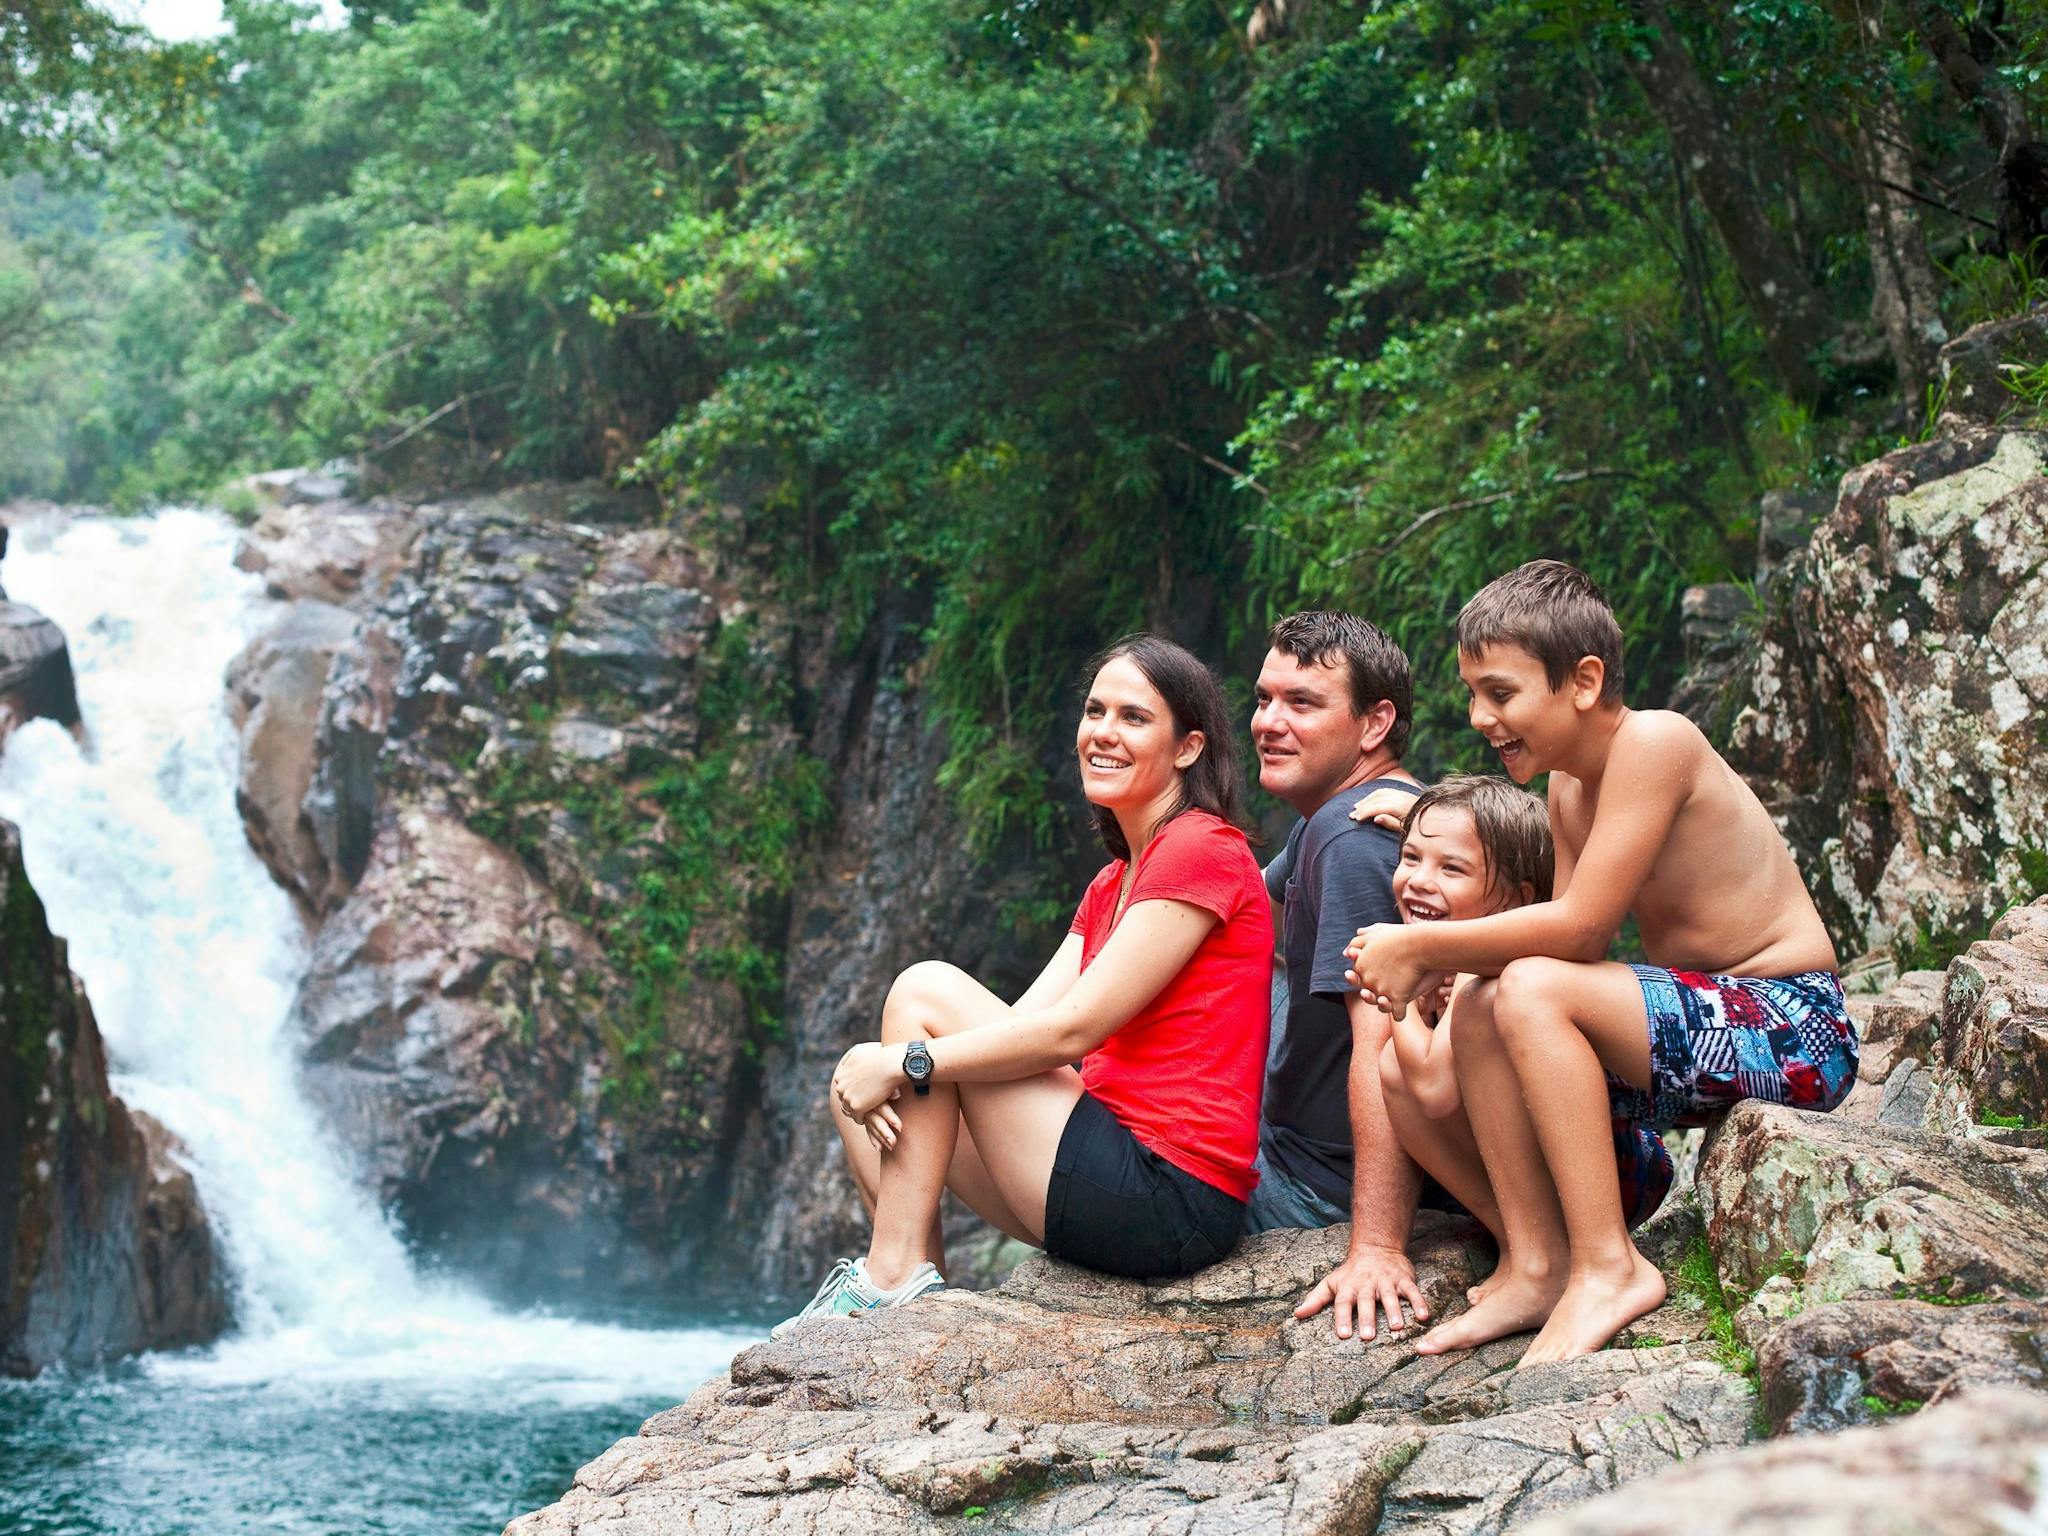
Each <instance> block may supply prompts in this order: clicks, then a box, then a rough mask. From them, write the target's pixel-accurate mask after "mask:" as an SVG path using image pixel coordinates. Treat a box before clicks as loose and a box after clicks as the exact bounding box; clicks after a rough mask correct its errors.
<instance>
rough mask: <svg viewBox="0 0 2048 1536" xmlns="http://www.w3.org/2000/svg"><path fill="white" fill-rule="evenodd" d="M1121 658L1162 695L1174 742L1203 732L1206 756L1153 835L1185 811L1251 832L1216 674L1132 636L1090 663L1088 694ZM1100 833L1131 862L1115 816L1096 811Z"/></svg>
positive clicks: (1170, 648)
mask: <svg viewBox="0 0 2048 1536" xmlns="http://www.w3.org/2000/svg"><path fill="white" fill-rule="evenodd" d="M1119 657H1121V658H1123V659H1124V660H1126V661H1128V662H1130V663H1131V665H1132V666H1134V667H1136V668H1137V669H1138V670H1139V671H1140V672H1142V673H1144V674H1145V681H1146V682H1148V683H1150V684H1151V685H1152V686H1153V687H1154V688H1156V689H1158V690H1159V697H1160V698H1162V699H1164V700H1165V701H1166V709H1167V713H1168V714H1170V715H1171V716H1172V717H1173V734H1174V738H1175V739H1176V740H1178V739H1179V738H1181V737H1183V736H1186V735H1187V734H1188V733H1189V732H1190V731H1200V732H1201V733H1202V755H1201V756H1200V757H1198V758H1196V759H1195V760H1194V762H1193V763H1191V764H1190V765H1189V766H1188V768H1187V770H1186V772H1184V773H1183V774H1182V775H1181V779H1180V800H1179V801H1178V802H1177V803H1176V804H1175V805H1174V807H1173V809H1172V810H1171V811H1169V812H1167V813H1166V815H1165V816H1164V817H1163V818H1161V820H1160V823H1159V825H1158V826H1157V827H1154V828H1153V829H1152V835H1153V836H1155V837H1156V836H1158V835H1159V832H1160V830H1161V829H1162V828H1164V827H1165V826H1166V824H1167V822H1169V821H1172V820H1173V818H1174V817H1176V816H1178V815H1180V814H1181V812H1183V811H1207V812H1208V813H1209V814H1210V815H1211V816H1216V817H1219V818H1221V819H1222V820H1224V821H1227V822H1229V823H1230V824H1231V825H1232V826H1233V827H1236V828H1237V829H1238V830H1239V831H1240V832H1245V833H1249V832H1250V830H1251V825H1252V823H1251V818H1250V817H1249V816H1247V815H1246V814H1245V809H1244V777H1243V775H1242V774H1241V773H1240V772H1239V771H1238V766H1237V736H1236V732H1235V731H1234V729H1233V728H1232V723H1231V719H1230V706H1229V705H1228V704H1226V703H1224V701H1223V689H1222V687H1221V686H1220V685H1219V684H1218V683H1217V681H1216V674H1215V673H1213V672H1211V671H1210V670H1209V669H1208V668H1207V667H1205V666H1204V665H1202V663H1201V661H1200V659H1199V658H1197V657H1196V656H1195V655H1194V654H1193V653H1192V652H1189V651H1187V650H1184V649H1182V648H1181V647H1180V646H1178V645H1175V644H1174V643H1173V642H1172V641H1171V640H1166V639H1162V638H1161V637H1160V636H1158V635H1142V634H1141V635H1126V636H1124V638H1123V639H1121V640H1119V641H1117V642H1116V643H1115V644H1114V645H1112V646H1110V647H1109V648H1108V649H1106V650H1104V651H1103V652H1102V653H1101V654H1100V655H1098V656H1097V657H1096V658H1095V659H1094V660H1093V661H1091V662H1089V663H1088V675H1087V678H1086V679H1085V680H1084V681H1083V683H1082V687H1083V688H1084V689H1085V688H1087V687H1088V686H1089V685H1090V684H1092V683H1093V682H1094V681H1095V674H1096V673H1098V672H1100V671H1101V670H1102V669H1103V668H1104V667H1106V666H1108V665H1109V664H1110V663H1111V662H1112V661H1115V660H1117V659H1118V658H1119ZM1094 810H1095V830H1096V832H1097V834H1098V835H1100V837H1101V838H1102V846H1103V847H1104V848H1106V849H1108V850H1109V856H1110V857H1111V858H1112V859H1126V860H1127V859H1129V858H1130V856H1131V849H1130V845H1129V844H1128V843H1127V842H1126V841H1125V840H1124V832H1123V828H1122V827H1120V826H1118V825H1117V820H1116V816H1115V814H1114V813H1113V812H1111V811H1108V810H1105V809H1104V808H1103V807H1101V806H1099V805H1098V806H1096V807H1094Z"/></svg>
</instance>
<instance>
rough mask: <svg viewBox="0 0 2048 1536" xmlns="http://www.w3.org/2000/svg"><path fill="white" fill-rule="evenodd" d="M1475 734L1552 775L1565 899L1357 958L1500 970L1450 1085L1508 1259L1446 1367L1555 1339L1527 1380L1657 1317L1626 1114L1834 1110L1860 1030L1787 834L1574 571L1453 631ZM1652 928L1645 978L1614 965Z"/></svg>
mask: <svg viewBox="0 0 2048 1536" xmlns="http://www.w3.org/2000/svg"><path fill="white" fill-rule="evenodd" d="M1458 671H1459V673H1460V674H1461V675H1462V676H1463V678H1464V680H1465V686H1466V688H1467V689H1468V690H1469V691H1470V693H1471V698H1472V702H1471V711H1470V717H1471V721H1472V725H1473V727H1474V729H1476V730H1478V731H1479V732H1480V733H1481V734H1482V735H1484V736H1485V737H1486V739H1487V741H1488V742H1489V743H1490V744H1491V745H1492V746H1493V747H1494V749H1495V750H1496V751H1497V752H1499V754H1500V759H1501V763H1502V765H1503V766H1504V767H1505V768H1506V769H1507V772H1508V775H1509V776H1510V777H1511V778H1513V779H1514V780H1515V781H1516V782H1517V783H1522V784H1526V783H1527V782H1528V781H1529V780H1530V779H1532V778H1534V777H1535V776H1536V775H1537V774H1539V773H1547V774H1549V775H1550V779H1549V808H1550V829H1551V833H1552V836H1553V838H1554V840H1555V844H1556V861H1557V873H1556V885H1555V890H1554V891H1553V893H1552V899H1551V900H1549V901H1540V902H1532V903H1530V904H1529V905H1527V906H1523V907H1516V908H1513V909H1511V910H1508V911H1504V912H1495V913H1491V914H1489V915H1487V916H1484V917H1475V918H1470V919H1467V920H1465V921H1462V922H1459V921H1452V922H1427V923H1414V924H1406V925H1403V924H1392V923H1382V924H1378V925H1376V926H1374V927H1371V928H1367V929H1362V930H1360V932H1359V935H1358V938H1357V939H1356V940H1355V941H1354V948H1353V953H1354V962H1353V971H1352V974H1353V978H1354V979H1355V981H1356V982H1357V984H1358V985H1359V987H1360V989H1361V991H1362V992H1363V993H1364V995H1365V996H1367V997H1368V998H1370V999H1372V1000H1374V1001H1376V1002H1378V1003H1379V1004H1380V1006H1382V1007H1384V1008H1388V1009H1390V1010H1391V1009H1393V1008H1395V1007H1405V1005H1406V1004H1407V1003H1408V1001H1409V1000H1410V999H1411V998H1414V997H1415V996H1417V995H1418V994H1420V993H1423V992H1425V991H1427V990H1429V988H1430V987H1431V986H1432V985H1433V984H1434V983H1435V982H1436V981H1437V980H1438V979H1440V977H1441V975H1442V974H1443V973H1445V972H1450V971H1465V972H1471V973H1474V974H1476V975H1480V976H1486V975H1489V974H1492V975H1494V976H1495V978H1496V979H1494V980H1492V981H1490V982H1488V981H1482V982H1480V983H1478V984H1476V985H1473V986H1470V987H1467V988H1466V989H1465V990H1464V992H1463V993H1462V994H1461V995H1460V996H1459V998H1458V1001H1457V1005H1456V1007H1455V1009H1454V1022H1455V1029H1456V1038H1457V1051H1456V1054H1455V1056H1454V1058H1453V1059H1454V1062H1455V1071H1456V1074H1457V1082H1458V1090H1459V1093H1460V1094H1461V1095H1462V1097H1463V1100H1464V1102H1465V1103H1466V1104H1467V1105H1470V1106H1473V1107H1474V1108H1475V1109H1477V1110H1479V1111H1481V1112H1480V1113H1479V1114H1478V1115H1477V1116H1476V1117H1475V1118H1474V1119H1473V1121H1472V1129H1473V1133H1474V1138H1475V1140H1476V1142H1477V1146H1478V1150H1479V1154H1480V1157H1481V1159H1482V1161H1483V1162H1484V1165H1485V1168H1486V1173H1487V1177H1488V1179H1489V1181H1490V1182H1491V1184H1492V1188H1493V1193H1494V1196H1495V1198H1496V1199H1497V1201H1498V1202H1499V1211H1500V1220H1501V1224H1502V1230H1503V1232H1504V1233H1505V1235H1506V1240H1507V1249H1508V1254H1509V1260H1510V1262H1509V1265H1507V1266H1504V1267H1505V1268H1506V1269H1507V1271H1508V1272H1507V1274H1506V1275H1505V1277H1504V1278H1502V1279H1501V1281H1500V1283H1499V1284H1498V1285H1496V1286H1494V1287H1493V1288H1492V1290H1491V1291H1490V1292H1489V1293H1488V1294H1487V1295H1486V1296H1484V1297H1483V1298H1482V1299H1481V1300H1480V1301H1479V1302H1478V1303H1477V1304H1475V1305H1474V1306H1473V1308H1472V1309H1471V1311H1469V1312H1467V1313H1465V1314H1464V1315H1463V1316H1461V1317H1457V1318H1454V1319H1452V1320H1451V1321H1450V1322H1448V1323H1446V1324H1444V1325H1443V1326H1441V1327H1440V1328H1438V1329H1437V1330H1435V1331H1434V1333H1433V1334H1432V1336H1431V1339H1430V1341H1429V1342H1430V1344H1431V1346H1432V1347H1433V1349H1435V1350H1437V1351H1442V1350H1446V1349H1458V1348H1464V1347H1467V1346H1470V1345H1474V1344H1479V1343H1483V1342H1484V1341H1486V1340H1488V1339H1494V1338H1499V1337H1501V1336H1503V1335H1505V1334H1510V1333H1517V1332H1520V1331H1522V1330H1524V1329H1528V1328H1537V1327H1539V1326H1540V1328H1541V1331H1540V1332H1539V1333H1538V1334H1537V1336H1536V1341H1535V1342H1534V1343H1533V1344H1532V1345H1531V1346H1530V1347H1529V1350H1528V1353H1527V1354H1526V1355H1524V1356H1523V1361H1524V1363H1525V1364H1526V1363H1531V1362H1535V1361H1541V1360H1561V1359H1569V1358H1571V1357H1573V1356H1576V1355H1584V1354H1590V1353H1592V1352H1593V1351H1594V1350H1596V1349H1599V1348H1600V1347H1602V1346H1603V1345H1604V1344H1606V1343H1607V1342H1608V1341H1609V1340H1610V1339H1612V1338H1613V1337H1614V1335H1615V1334H1616V1333H1617V1332H1619V1331H1620V1330H1621V1329H1622V1328H1623V1327H1625V1326H1626V1325H1627V1324H1628V1323H1630V1322H1632V1321H1633V1320H1634V1319H1636V1318H1638V1317H1640V1316H1642V1315H1643V1314H1644V1313H1645V1312H1648V1311H1650V1310H1651V1309H1652V1308H1654V1307H1656V1306H1657V1305H1658V1304H1659V1303H1661V1302H1662V1301H1663V1300H1664V1277H1663V1276H1662V1275H1661V1274H1659V1273H1658V1271H1657V1268H1656V1266H1655V1265H1653V1264H1651V1263H1650V1262H1649V1260H1647V1259H1645V1258H1644V1257H1643V1256H1642V1255H1641V1254H1640V1253H1638V1252H1637V1251H1636V1248H1635V1245H1634V1244H1633V1243H1632V1242H1631V1241H1630V1240H1629V1236H1628V1228H1627V1226H1626V1223H1625V1221H1624V1213H1623V1210H1622V1202H1621V1184H1620V1179H1619V1177H1618V1174H1617V1171H1616V1165H1615V1156H1614V1142H1613V1137H1612V1135H1611V1134H1610V1131H1611V1124H1612V1121H1611V1116H1612V1115H1621V1116H1623V1117H1625V1118H1626V1119H1628V1120H1630V1121H1632V1122H1634V1123H1637V1124H1641V1125H1644V1126H1646V1127H1648V1128H1649V1129H1651V1130H1659V1129H1662V1128H1665V1127H1667V1126H1671V1125H1674V1124H1676V1123H1678V1121H1679V1120H1680V1119H1681V1118H1683V1117H1691V1116H1697V1115H1699V1114H1701V1113H1703V1112H1707V1111H1713V1110H1719V1109H1724V1108H1726V1107H1727V1106H1728V1105H1730V1104H1732V1103H1735V1102H1736V1101H1737V1100H1739V1099H1743V1098H1767V1099H1772V1100H1775V1101H1777V1102H1779V1103H1783V1104H1790V1105H1793V1106H1795V1107H1797V1108H1801V1109H1814V1110H1827V1109H1832V1108H1834V1107H1835V1105H1836V1104H1838V1103H1839V1102H1840V1101H1841V1100H1842V1098H1843V1097H1845V1096H1846V1095H1847V1093H1848V1091H1849V1089H1850V1087H1851V1086H1853V1084H1854V1081H1855V1076H1856V1051H1857V1044H1856V1034H1855V1029H1854V1027H1853V1026H1852V1025H1851V1023H1850V1020H1849V1016H1848V1010H1847V1008H1846V1006H1845V1004H1844V1002H1843V999H1842V987H1841V981H1840V978H1839V977H1838V976H1837V975H1836V960H1835V950H1834V945H1833V944H1832V943H1831V942H1830V941H1829V939H1828V935H1827V930H1826V929H1825V928H1824V927H1823V926H1822V925H1821V921H1820V915H1819V913H1817V912H1816V911H1815V910H1814V906H1813V901H1812V899H1811V898H1810V897H1809V896H1808V895H1807V892H1806V887H1805V885H1804V883H1803V882H1802V881H1801V879H1800V876H1799V870H1798V867H1797V866H1796V865H1795V864H1794V863H1793V862H1792V855H1791V853H1790V851H1789V850H1788V849H1787V848H1786V846H1785V843H1784V840H1783V839H1782V838H1781V837H1780V836H1779V835H1778V829H1777V827H1776V826H1775V825H1774V824H1773V823H1772V821H1771V818H1770V816H1769V814H1768V813H1767V812H1766V811H1765V810H1764V808H1763V806H1762V804H1761V803H1760V802H1759V801H1758V800H1757V798H1756V795H1755V794H1754V793H1753V792H1752V791H1751V790H1750V788H1749V786H1748V785H1746V784H1745V783H1743V781H1742V779H1741V778H1740V777H1739V776H1737V774H1736V773H1735V771H1734V770H1733V769H1731V768H1730V767H1729V766H1728V765H1727V764H1726V763H1725V762H1723V761H1722V760H1721V759H1720V757H1719V756H1718V755H1717V754H1716V753H1715V751H1714V749H1713V748H1712V747H1711V746H1710V745H1709V744H1708V742H1707V740H1706V738H1705V737H1704V736H1702V735H1701V734H1700V732H1699V730H1698V728H1697V727H1695V726H1694V725H1693V723H1692V722H1691V721H1690V720H1687V719H1686V718H1685V717H1684V716H1683V715H1678V714H1673V713H1671V712H1669V711H1666V710H1631V709H1629V708H1628V707H1627V706H1626V705H1624V704H1623V703H1622V701H1621V629H1620V626H1619V625H1617V624H1616V623H1615V620H1614V614H1613V611H1612V610H1611V609H1610V608H1609V607H1608V606H1607V602H1606V600H1605V599H1604V598H1603V597H1602V596H1601V595H1600V592H1599V589H1598V588H1597V587H1595V586H1594V585H1593V583H1592V582H1591V581H1590V580H1589V579H1588V578H1587V577H1586V576H1585V575H1584V574H1583V573H1582V572H1580V571H1577V570H1574V569H1573V568H1572V567H1571V566H1568V565H1564V564H1562V563H1560V562H1558V561H1555V560H1537V561H1532V562H1531V563H1530V564H1528V565H1524V566H1522V567H1521V568H1520V569H1518V570H1515V571H1512V572H1510V573H1509V574H1508V575H1506V576H1503V577H1501V578H1500V579H1499V580H1497V581H1495V582H1493V583H1492V584H1490V585H1489V586H1487V587H1486V588H1485V589H1484V590H1483V591H1481V592H1480V593H1479V595H1478V596H1477V597H1475V598H1473V599H1472V601H1471V602H1469V603H1467V604H1466V605H1465V608H1464V611H1463V612H1462V613H1460V614H1459V615H1458ZM1631 912H1633V913H1634V915H1635V918H1636V922H1637V926H1638V929H1639V931H1640V933H1641V936H1642V944H1643V949H1644V952H1645V953H1646V954H1647V955H1648V956H1649V959H1650V961H1651V962H1652V963H1651V964H1648V965H1634V966H1631V965H1621V964H1616V963H1614V962H1611V961H1608V960H1606V959H1604V958H1603V957H1604V956H1605V955H1606V953H1607V948H1608V945H1609V944H1610V943H1611V942H1612V941H1613V939H1614V936H1615V934H1616V933H1617V932H1618V931H1619V929H1620V927H1621V923H1622V919H1623V918H1625V917H1626V916H1628V915H1629V914H1630V913H1631Z"/></svg>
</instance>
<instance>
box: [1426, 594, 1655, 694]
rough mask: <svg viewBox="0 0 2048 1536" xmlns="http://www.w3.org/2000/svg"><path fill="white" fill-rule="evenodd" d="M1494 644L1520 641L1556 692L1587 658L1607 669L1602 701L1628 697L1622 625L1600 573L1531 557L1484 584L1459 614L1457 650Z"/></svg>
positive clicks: (1472, 652)
mask: <svg viewBox="0 0 2048 1536" xmlns="http://www.w3.org/2000/svg"><path fill="white" fill-rule="evenodd" d="M1489 645H1518V646H1520V647H1521V648H1522V649H1523V650H1525V651H1527V652H1528V653H1529V654H1530V655H1531V656H1534V657H1535V658H1536V659H1537V660H1538V661H1540V662H1542V663H1543V675H1544V676H1545V677H1546V678H1548V679H1549V680H1550V691H1551V692H1552V693H1555V692H1557V690H1558V689H1560V688H1562V687H1563V686H1564V685H1565V679H1567V678H1569V677H1570V676H1571V675H1572V668H1574V667H1576V666H1577V665H1578V664H1579V661H1580V658H1582V657H1586V656H1597V657H1599V658H1600V664H1601V665H1602V666H1603V667H1605V668H1606V681H1605V682H1604V683H1602V685H1601V688H1600V698H1601V700H1602V702H1604V703H1608V704H1618V703H1620V702H1621V625H1620V624H1618V623H1616V622H1615V618H1614V610H1613V609H1612V608H1610V607H1608V606H1607V599H1606V598H1605V597H1604V596H1603V595H1602V594H1601V591H1600V589H1599V588H1598V587H1597V586H1595V585H1594V584H1593V578H1592V577H1590V576H1588V575H1587V574H1586V573H1585V572H1584V571H1582V570H1580V569H1578V567H1576V566H1571V565H1566V564H1565V563H1564V562H1563V561H1562V560H1531V561H1530V562H1529V563H1528V564H1527V565H1519V566H1516V567H1515V569H1513V570H1512V571H1509V572H1508V573H1507V575H1505V576H1500V577H1496V578H1495V579H1494V580H1492V581H1490V582H1488V583H1487V584H1486V585H1485V586H1483V587H1481V588H1480V589H1479V595H1478V596H1476V597H1474V598H1473V599H1472V601H1471V602H1469V603H1467V604H1466V605H1465V606H1464V608H1463V609H1462V610H1461V611H1460V612H1459V614H1458V649H1459V650H1460V651H1462V652H1464V654H1465V655H1467V656H1477V655H1478V654H1479V653H1480V652H1481V651H1483V650H1485V649H1486V648H1487V647H1488V646H1489Z"/></svg>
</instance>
